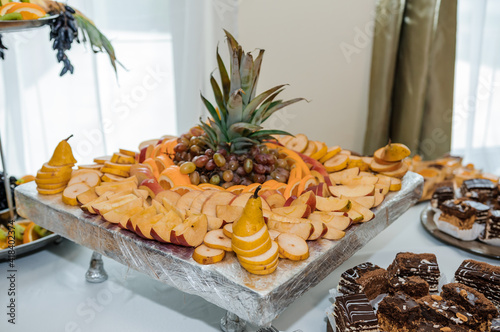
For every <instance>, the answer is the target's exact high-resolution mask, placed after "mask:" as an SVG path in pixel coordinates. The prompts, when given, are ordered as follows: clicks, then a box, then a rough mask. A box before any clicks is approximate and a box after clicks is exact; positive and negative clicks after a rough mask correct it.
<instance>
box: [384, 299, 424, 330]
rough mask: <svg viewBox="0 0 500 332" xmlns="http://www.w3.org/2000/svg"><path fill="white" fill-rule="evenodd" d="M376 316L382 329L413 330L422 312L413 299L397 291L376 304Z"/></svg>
mask: <svg viewBox="0 0 500 332" xmlns="http://www.w3.org/2000/svg"><path fill="white" fill-rule="evenodd" d="M377 317H378V321H379V325H380V329H381V330H382V331H386V332H393V331H394V332H397V331H415V329H416V328H417V326H418V325H419V322H420V320H421V319H422V313H421V311H420V306H419V304H418V303H417V302H416V301H415V300H414V299H412V298H411V297H409V296H408V295H406V294H404V293H402V292H397V293H396V294H394V295H388V296H386V297H384V299H383V300H382V301H381V302H380V303H379V304H378V312H377Z"/></svg>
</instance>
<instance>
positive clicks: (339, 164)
mask: <svg viewBox="0 0 500 332" xmlns="http://www.w3.org/2000/svg"><path fill="white" fill-rule="evenodd" d="M348 161H349V156H347V155H345V154H340V153H339V154H337V155H335V156H333V157H332V158H330V159H328V160H327V161H325V163H324V164H323V165H324V166H325V168H326V171H327V172H328V173H332V172H338V171H340V170H343V169H344V168H346V167H347V162H348Z"/></svg>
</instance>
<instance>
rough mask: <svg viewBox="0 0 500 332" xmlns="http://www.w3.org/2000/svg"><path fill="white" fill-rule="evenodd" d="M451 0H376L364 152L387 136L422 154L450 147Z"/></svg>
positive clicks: (454, 8)
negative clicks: (377, 0)
mask: <svg viewBox="0 0 500 332" xmlns="http://www.w3.org/2000/svg"><path fill="white" fill-rule="evenodd" d="M456 14H457V0H379V2H378V4H377V13H376V24H375V33H374V41H373V56H372V67H371V77H370V96H369V111H368V122H367V130H366V135H365V146H364V153H365V154H372V153H373V152H374V151H375V150H376V149H377V148H379V147H381V146H383V145H385V144H387V142H388V140H389V139H391V140H392V141H393V142H400V143H404V144H406V145H408V147H410V149H411V150H412V152H414V153H419V154H421V155H422V156H423V157H424V158H426V159H430V158H437V157H439V156H441V155H443V154H444V153H446V152H448V151H449V149H450V142H451V120H452V116H451V115H452V109H453V79H454V68H455V40H456Z"/></svg>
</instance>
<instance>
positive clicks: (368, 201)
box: [350, 191, 381, 209]
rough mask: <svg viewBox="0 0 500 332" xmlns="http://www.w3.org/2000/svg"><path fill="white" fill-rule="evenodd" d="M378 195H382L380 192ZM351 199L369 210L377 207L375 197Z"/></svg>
mask: <svg viewBox="0 0 500 332" xmlns="http://www.w3.org/2000/svg"><path fill="white" fill-rule="evenodd" d="M377 193H379V194H380V191H377ZM380 195H381V194H380ZM350 199H351V200H353V201H355V202H356V203H359V204H361V205H363V206H364V207H365V208H367V209H371V208H372V207H373V206H374V205H375V196H362V197H351V198H350Z"/></svg>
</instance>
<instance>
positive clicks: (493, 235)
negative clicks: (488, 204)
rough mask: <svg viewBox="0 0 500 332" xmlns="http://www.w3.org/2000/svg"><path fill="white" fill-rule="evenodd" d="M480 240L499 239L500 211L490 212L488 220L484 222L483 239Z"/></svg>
mask: <svg viewBox="0 0 500 332" xmlns="http://www.w3.org/2000/svg"><path fill="white" fill-rule="evenodd" d="M482 238H483V239H485V240H491V239H499V238H500V210H492V211H491V213H490V218H489V219H488V220H487V221H486V228H485V229H484V237H482Z"/></svg>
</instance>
